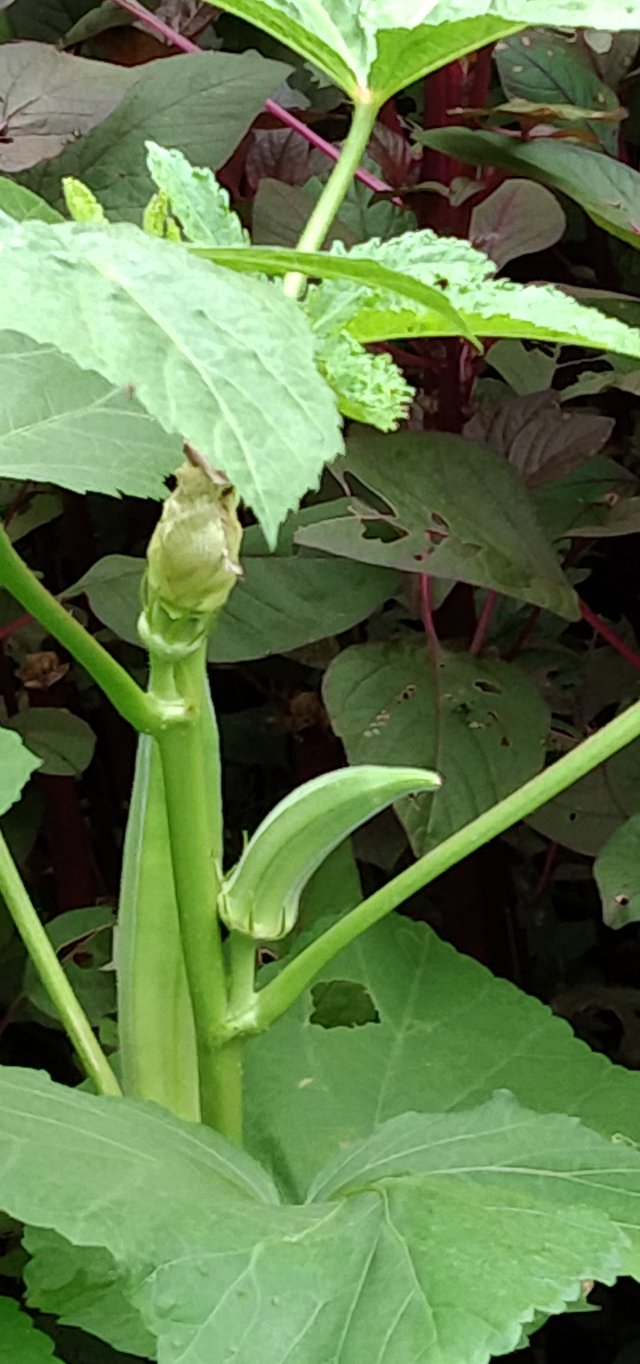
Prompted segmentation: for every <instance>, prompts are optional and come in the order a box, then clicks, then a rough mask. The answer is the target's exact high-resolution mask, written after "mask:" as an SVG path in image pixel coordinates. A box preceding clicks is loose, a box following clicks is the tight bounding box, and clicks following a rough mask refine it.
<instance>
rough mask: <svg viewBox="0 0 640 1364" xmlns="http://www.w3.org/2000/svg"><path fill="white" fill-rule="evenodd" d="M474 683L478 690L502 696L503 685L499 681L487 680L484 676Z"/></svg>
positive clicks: (490, 694)
mask: <svg viewBox="0 0 640 1364" xmlns="http://www.w3.org/2000/svg"><path fill="white" fill-rule="evenodd" d="M473 685H474V687H475V689H476V691H484V692H488V693H489V696H502V687H499V686H498V683H497V682H487V681H486V680H485V678H484V677H479V678H478V680H477V682H474V684H473Z"/></svg>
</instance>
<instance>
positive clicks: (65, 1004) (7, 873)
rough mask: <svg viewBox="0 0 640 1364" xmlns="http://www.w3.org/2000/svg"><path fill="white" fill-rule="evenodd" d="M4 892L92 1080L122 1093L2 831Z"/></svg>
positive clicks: (105, 1090) (0, 887)
mask: <svg viewBox="0 0 640 1364" xmlns="http://www.w3.org/2000/svg"><path fill="white" fill-rule="evenodd" d="M0 894H1V895H2V897H3V899H4V900H5V903H6V905H7V909H8V910H9V913H10V915H11V918H12V919H13V922H14V924H15V926H16V928H17V930H18V933H19V934H20V937H21V938H22V941H23V943H24V945H25V947H26V949H27V952H28V953H29V956H30V958H31V961H32V962H33V965H34V967H35V969H36V971H37V973H38V975H39V977H40V980H41V981H42V984H43V985H44V988H45V990H46V991H47V994H48V995H49V998H50V1000H51V1002H52V1004H53V1005H54V1007H55V1009H56V1012H57V1014H58V1017H59V1019H60V1022H61V1023H62V1026H63V1028H64V1030H65V1032H66V1033H67V1036H68V1037H69V1039H70V1041H71V1042H72V1043H73V1046H74V1048H75V1050H76V1053H77V1056H78V1059H79V1061H80V1064H81V1065H82V1068H83V1070H84V1072H85V1075H86V1076H87V1078H88V1079H89V1080H91V1082H92V1084H93V1085H94V1087H95V1089H96V1092H97V1093H98V1094H105V1095H110V1096H112V1097H119V1096H120V1094H121V1089H120V1085H119V1084H118V1081H117V1079H116V1077H115V1075H114V1073H113V1071H112V1069H111V1066H110V1065H109V1062H108V1060H107V1058H106V1056H105V1054H104V1052H103V1050H102V1047H101V1046H100V1043H99V1042H98V1039H97V1038H96V1036H95V1034H94V1031H93V1028H92V1027H91V1024H90V1022H89V1019H88V1018H87V1015H86V1014H85V1012H84V1009H83V1008H82V1005H81V1004H80V1001H79V1000H78V998H77V997H76V995H75V993H74V991H73V990H72V988H71V986H70V984H69V981H68V980H67V977H66V975H65V973H64V969H63V967H62V966H61V964H60V962H59V961H58V958H57V956H56V953H55V949H54V947H53V945H52V943H51V941H50V939H49V937H48V935H47V933H46V931H45V929H44V927H43V925H42V924H41V922H40V919H39V918H38V915H37V913H36V910H35V908H34V906H33V905H32V903H31V900H30V898H29V895H28V894H27V890H26V887H25V885H24V882H23V880H22V877H21V876H20V873H19V871H18V868H17V867H16V864H15V862H14V860H13V858H12V856H11V853H10V851H9V848H8V846H7V843H6V841H5V839H4V837H3V835H2V834H0Z"/></svg>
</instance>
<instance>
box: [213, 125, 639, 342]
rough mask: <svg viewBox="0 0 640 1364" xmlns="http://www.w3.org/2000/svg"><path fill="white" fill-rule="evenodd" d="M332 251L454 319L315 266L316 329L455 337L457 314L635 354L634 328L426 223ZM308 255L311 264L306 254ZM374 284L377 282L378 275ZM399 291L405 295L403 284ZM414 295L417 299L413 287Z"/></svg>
mask: <svg viewBox="0 0 640 1364" xmlns="http://www.w3.org/2000/svg"><path fill="white" fill-rule="evenodd" d="M469 136H470V137H475V136H480V134H475V133H471V134H469ZM566 145H567V144H566V143H563V146H566ZM467 159H469V158H467ZM602 159H605V158H602ZM614 164H615V163H614ZM639 178H640V177H639ZM263 249H264V248H263ZM259 250H260V248H254V251H256V252H257V251H259ZM282 254H283V255H284V253H282ZM329 254H330V255H331V256H332V257H337V258H338V259H341V260H349V261H350V262H352V263H353V264H355V262H356V261H358V262H360V261H362V260H363V259H367V260H369V261H371V262H373V261H376V262H377V263H378V264H379V265H382V266H385V267H387V268H389V269H391V270H396V271H398V272H399V273H400V272H402V273H403V274H404V275H405V276H409V277H411V278H412V279H413V281H414V283H415V285H417V284H418V282H420V283H422V284H423V285H426V286H429V287H431V288H434V289H436V291H440V292H441V294H442V295H443V296H444V297H445V298H446V299H447V301H448V304H449V306H450V307H451V308H452V309H453V310H454V314H455V315H456V316H457V319H458V320H457V322H456V324H455V327H454V328H453V330H449V329H448V328H446V326H445V319H444V316H440V315H438V313H433V312H431V311H430V309H431V304H428V305H427V308H426V309H425V308H424V307H422V306H420V307H416V304H415V303H412V304H411V306H410V307H409V308H408V307H407V305H406V303H404V302H402V301H401V299H400V296H399V295H400V290H398V291H397V296H396V297H394V296H393V294H392V293H391V292H390V291H389V283H390V281H387V282H385V284H384V292H383V291H382V288H377V283H376V280H375V279H374V276H373V273H372V274H371V275H370V277H369V280H368V281H367V280H364V279H363V287H362V288H358V287H356V288H354V287H353V284H352V283H350V282H349V277H348V276H347V275H346V274H345V277H344V278H343V279H342V280H339V279H338V277H337V274H336V278H335V280H331V281H330V280H329V275H328V272H327V271H325V272H324V274H322V273H321V271H320V270H318V272H317V274H318V277H319V278H324V283H323V284H321V285H320V286H319V287H318V288H316V289H314V290H312V291H311V293H310V296H309V300H308V303H307V311H308V314H309V317H310V318H311V320H312V322H313V324H314V327H315V328H316V329H317V330H318V331H319V332H330V331H339V330H341V329H342V328H344V327H346V328H347V329H348V331H349V332H350V334H351V335H352V336H354V337H355V338H356V340H358V341H361V342H363V343H364V342H368V341H388V340H392V339H393V338H394V337H408V336H445V335H451V336H453V335H456V334H460V321H459V319H460V317H462V318H463V319H464V323H465V326H466V328H467V332H468V333H471V334H472V335H476V336H490V337H493V338H496V337H512V336H515V337H521V338H523V339H525V340H542V341H555V342H558V343H560V344H563V345H572V346H573V345H581V346H587V347H589V348H590V349H592V350H593V349H597V350H612V351H616V352H618V353H620V354H621V355H622V354H624V355H633V356H637V355H640V334H639V333H638V330H637V329H636V328H634V327H630V326H627V325H626V324H624V323H620V322H619V321H618V320H617V319H614V318H609V317H606V316H604V314H603V313H600V312H598V311H597V310H596V309H595V308H586V307H585V306H584V304H581V303H579V302H578V300H577V299H576V298H572V297H570V296H569V295H568V294H565V293H562V292H561V290H560V289H555V288H553V286H552V285H527V286H523V285H522V284H515V283H514V282H513V281H512V280H509V279H495V278H493V276H494V273H495V265H494V264H493V262H491V261H490V260H489V259H488V258H487V256H485V255H484V253H483V252H481V251H477V250H476V249H475V247H473V246H470V245H469V243H468V242H464V241H461V240H459V239H458V238H455V237H439V236H438V235H437V233H435V232H431V231H430V230H429V229H423V230H422V231H420V232H405V233H403V235H402V236H401V237H393V238H391V240H389V241H386V242H378V241H374V240H372V241H369V242H365V243H362V244H360V245H356V246H353V247H351V249H350V250H348V251H347V250H345V248H344V247H343V246H342V245H341V243H339V242H336V243H335V245H334V246H333V248H332V250H331V252H330V253H329ZM215 259H216V260H219V262H220V263H224V262H223V260H222V257H221V256H218V255H216V256H215ZM307 259H308V260H309V263H311V256H309V257H308V258H307ZM301 260H302V264H301V267H300V268H301V269H302V270H305V256H304V255H303V254H302V253H301ZM229 263H232V262H229ZM251 268H253V267H251ZM255 268H257V258H256V266H255ZM266 268H267V270H270V269H271V266H270V265H269V264H267V265H266ZM309 273H312V272H311V271H309ZM353 279H355V275H354V276H353ZM378 283H379V284H380V285H382V281H381V280H380V281H378ZM402 293H403V294H404V296H405V297H409V294H408V292H406V291H405V290H404V289H403V290H402ZM413 297H414V298H415V299H416V301H417V293H416V294H414V295H413Z"/></svg>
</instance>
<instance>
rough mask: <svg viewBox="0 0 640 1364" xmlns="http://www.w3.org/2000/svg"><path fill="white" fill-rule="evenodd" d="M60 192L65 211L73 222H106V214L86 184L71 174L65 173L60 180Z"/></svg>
mask: <svg viewBox="0 0 640 1364" xmlns="http://www.w3.org/2000/svg"><path fill="white" fill-rule="evenodd" d="M62 193H63V194H64V201H65V204H66V206H67V212H68V214H69V217H70V218H73V221H74V223H106V222H107V216H106V214H105V211H104V209H103V207H102V204H100V203H98V200H97V199H96V196H95V194H92V192H91V190H90V189H89V186H88V185H84V184H83V183H82V180H76V179H74V177H73V176H72V175H65V177H64V179H63V181H62Z"/></svg>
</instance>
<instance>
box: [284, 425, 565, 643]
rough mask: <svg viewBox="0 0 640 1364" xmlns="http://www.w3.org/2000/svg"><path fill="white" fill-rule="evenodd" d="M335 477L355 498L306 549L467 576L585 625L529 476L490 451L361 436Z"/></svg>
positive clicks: (305, 540)
mask: <svg viewBox="0 0 640 1364" xmlns="http://www.w3.org/2000/svg"><path fill="white" fill-rule="evenodd" d="M334 471H335V473H336V476H337V477H338V478H339V479H340V480H341V482H342V483H343V484H344V486H345V489H346V490H347V491H352V490H353V491H354V494H355V495H354V496H353V497H352V499H351V502H350V503H346V504H344V505H343V506H339V507H338V510H339V515H338V516H336V514H335V509H334V507H333V506H332V505H331V504H330V505H329V506H327V507H326V509H325V516H324V518H323V519H320V518H319V517H317V518H314V521H315V523H314V524H312V525H307V526H303V527H302V528H301V529H300V530H299V531H298V532H297V535H296V539H297V541H298V543H299V544H301V545H304V546H306V547H309V546H311V547H315V549H316V551H317V550H324V551H325V552H326V553H330V554H335V555H340V556H342V557H344V558H346V559H357V560H360V561H362V562H363V563H369V564H379V565H385V566H386V567H389V568H396V569H400V570H402V571H403V572H409V573H424V572H428V573H430V574H431V575H432V577H436V578H445V579H459V580H461V581H463V582H468V583H472V584H474V585H475V586H476V587H486V588H489V589H492V590H495V591H498V592H502V593H505V594H506V595H507V596H511V597H516V598H517V599H518V600H521V601H527V602H531V603H533V604H535V605H538V606H543V607H546V608H547V609H549V610H551V611H556V612H558V613H559V614H560V615H563V616H566V617H568V618H569V619H576V618H577V616H578V605H577V600H576V597H575V593H574V592H573V590H572V588H571V587H570V586H569V583H568V582H567V579H566V578H565V576H564V574H563V573H562V571H561V569H560V567H559V564H558V562H557V559H556V555H555V552H554V551H553V550H552V549H551V546H550V544H549V542H548V540H547V539H546V536H545V535H544V533H543V531H542V530H541V528H540V524H539V522H538V519H537V516H536V514H535V511H534V507H533V503H532V501H531V499H530V496H529V494H528V492H527V490H526V488H525V486H524V484H523V482H522V480H521V478H520V477H519V476H518V474H517V473H516V471H515V469H513V468H512V467H511V466H510V465H509V464H508V463H507V461H506V460H505V459H504V458H503V457H502V455H500V454H496V453H494V451H493V450H490V449H489V447H488V445H480V444H479V443H476V442H475V441H470V440H466V439H463V438H461V437H459V436H449V435H441V434H437V435H436V434H433V435H410V434H407V433H406V432H401V433H398V434H397V435H394V436H391V437H381V436H376V435H372V434H371V433H369V432H365V431H364V430H360V431H356V432H354V433H353V434H352V435H351V436H350V438H349V441H348V451H347V454H346V456H345V457H344V459H342V460H340V462H339V463H338V464H337V465H335V466H334ZM363 490H364V491H363ZM366 490H369V494H370V502H369V505H367V494H366ZM319 510H322V509H319Z"/></svg>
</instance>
